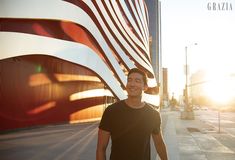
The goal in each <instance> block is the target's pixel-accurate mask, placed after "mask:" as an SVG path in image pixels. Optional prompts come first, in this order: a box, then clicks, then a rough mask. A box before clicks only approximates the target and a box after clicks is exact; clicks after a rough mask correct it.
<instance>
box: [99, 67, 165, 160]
mask: <svg viewBox="0 0 235 160" xmlns="http://www.w3.org/2000/svg"><path fill="white" fill-rule="evenodd" d="M127 78H128V80H127V85H126V90H127V93H128V98H127V99H125V100H122V101H119V102H117V103H114V104H112V105H110V106H109V107H108V108H107V109H106V110H105V112H104V114H103V117H102V119H101V122H100V126H99V131H98V143H97V151H96V160H105V159H106V154H105V153H106V148H107V146H108V143H109V139H110V137H111V140H112V147H111V155H110V160H150V137H151V135H152V139H153V141H154V145H155V148H156V151H157V153H158V155H159V156H160V158H161V159H162V160H167V159H168V158H167V151H166V146H165V143H164V141H163V138H162V133H161V127H160V125H161V118H160V114H159V112H158V111H157V110H155V109H154V108H153V107H151V106H150V105H149V104H147V103H145V102H143V101H142V93H143V91H144V90H146V89H147V88H148V86H147V77H146V75H145V73H144V72H142V71H141V70H139V69H137V68H134V69H131V70H130V71H129V73H128V76H127Z"/></svg>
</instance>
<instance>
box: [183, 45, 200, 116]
mask: <svg viewBox="0 0 235 160" xmlns="http://www.w3.org/2000/svg"><path fill="white" fill-rule="evenodd" d="M193 45H197V43H194V44H193ZM188 72H189V71H188V46H185V106H184V111H183V113H181V118H182V119H194V114H193V111H192V109H191V108H189V99H188Z"/></svg>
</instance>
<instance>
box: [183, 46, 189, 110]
mask: <svg viewBox="0 0 235 160" xmlns="http://www.w3.org/2000/svg"><path fill="white" fill-rule="evenodd" d="M187 50H188V47H187V46H185V107H184V110H185V111H186V112H187V111H188V107H189V105H188V52H187Z"/></svg>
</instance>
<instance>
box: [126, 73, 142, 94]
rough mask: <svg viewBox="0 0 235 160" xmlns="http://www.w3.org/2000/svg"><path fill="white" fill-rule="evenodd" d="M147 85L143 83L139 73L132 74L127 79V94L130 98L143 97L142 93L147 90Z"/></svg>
mask: <svg viewBox="0 0 235 160" xmlns="http://www.w3.org/2000/svg"><path fill="white" fill-rule="evenodd" d="M145 87H146V85H145V84H144V81H143V76H142V75H141V74H139V73H131V74H130V75H129V77H128V79H127V85H126V89H127V93H128V96H131V97H138V96H141V95H142V91H143V90H144V89H145Z"/></svg>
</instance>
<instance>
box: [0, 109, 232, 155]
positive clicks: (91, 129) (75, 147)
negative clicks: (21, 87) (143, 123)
mask: <svg viewBox="0 0 235 160" xmlns="http://www.w3.org/2000/svg"><path fill="white" fill-rule="evenodd" d="M234 114H235V113H233V114H231V115H228V116H227V117H222V118H224V120H223V121H222V127H223V128H222V129H221V131H222V132H221V133H217V131H218V128H217V121H216V116H214V117H213V115H214V113H211V115H210V114H209V112H208V114H207V112H200V111H199V112H195V120H181V119H180V113H179V112H177V111H169V110H162V111H161V115H162V120H163V123H162V128H163V134H164V139H165V142H166V144H167V149H168V155H169V159H170V160H221V159H223V160H234V159H235V115H234ZM232 116H234V119H229V118H228V117H232ZM98 123H99V122H97V121H96V122H91V123H84V124H73V125H69V124H64V125H54V126H53V125H52V126H44V127H38V128H34V129H26V130H19V131H14V132H9V133H4V134H3V133H2V134H0V157H1V158H0V159H1V160H13V159H19V160H21V159H22V160H41V159H43V160H63V159H69V160H75V159H76V160H93V159H95V150H96V142H97V126H98ZM151 145H152V149H153V144H151ZM109 152H110V148H109V149H108V154H109ZM151 157H152V160H156V159H157V158H156V153H155V151H152V154H151Z"/></svg>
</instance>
